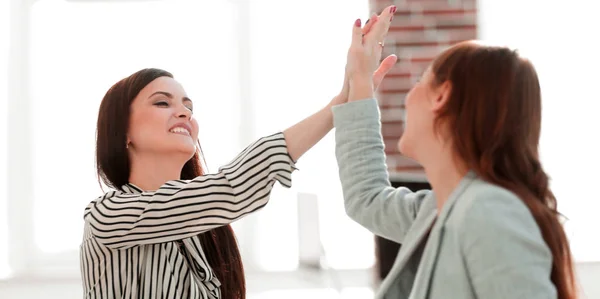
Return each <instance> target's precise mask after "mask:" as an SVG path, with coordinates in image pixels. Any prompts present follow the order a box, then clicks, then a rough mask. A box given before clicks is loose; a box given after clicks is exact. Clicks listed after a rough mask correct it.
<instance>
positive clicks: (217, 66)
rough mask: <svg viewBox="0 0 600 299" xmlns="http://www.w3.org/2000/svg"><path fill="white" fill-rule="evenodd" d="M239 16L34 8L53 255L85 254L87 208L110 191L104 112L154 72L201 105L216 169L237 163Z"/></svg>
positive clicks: (181, 9)
mask: <svg viewBox="0 0 600 299" xmlns="http://www.w3.org/2000/svg"><path fill="white" fill-rule="evenodd" d="M209 3H210V4H209ZM233 8H234V6H233V4H231V2H229V1H211V2H206V1H196V0H186V1H183V0H181V1H148V2H125V3H118V2H90V3H85V2H78V3H74V2H65V1H48V0H43V1H39V2H37V3H36V4H35V5H34V7H33V12H32V21H33V24H32V38H31V40H32V42H31V58H32V63H31V65H32V70H31V80H32V82H31V90H32V97H33V101H32V102H33V105H32V107H33V111H32V114H33V115H32V119H33V120H34V123H33V130H34V132H33V159H34V163H33V165H34V170H33V173H34V174H33V175H34V178H33V181H34V182H35V184H34V193H35V211H34V213H35V215H34V219H35V221H36V222H35V242H36V244H37V246H39V248H40V249H41V250H42V251H43V252H46V253H56V252H61V251H65V250H76V249H78V246H79V245H80V241H81V237H82V225H83V220H82V215H83V209H84V208H85V206H86V205H87V204H88V203H89V202H90V201H91V200H93V199H94V198H95V197H97V196H99V195H101V192H102V191H101V190H100V188H99V186H98V182H97V178H96V173H95V168H94V146H95V126H96V120H97V112H98V107H99V104H100V101H101V100H102V97H103V96H104V94H105V92H106V91H107V90H108V89H109V88H110V86H111V85H112V84H114V83H116V82H117V81H118V80H120V79H121V78H124V77H126V76H128V75H130V74H131V73H133V72H135V71H137V70H139V69H141V68H146V67H158V68H163V69H165V70H168V71H170V72H172V73H173V74H174V75H175V78H176V79H177V80H179V81H180V82H181V83H182V84H183V86H184V88H185V89H186V91H187V93H188V94H189V95H190V97H191V98H192V99H193V100H194V102H195V106H196V109H195V111H197V112H196V117H197V118H198V121H199V123H200V131H201V132H200V138H201V141H202V146H203V149H204V151H205V155H206V158H207V162H208V164H209V166H211V170H215V169H216V165H219V164H223V163H225V162H227V161H229V160H230V159H231V158H232V157H233V154H235V152H236V151H237V150H238V149H239V145H238V144H237V140H238V138H237V135H236V132H237V129H238V126H239V125H238V117H237V115H238V114H239V112H238V111H237V110H236V105H235V102H236V101H237V97H238V94H237V90H236V86H237V80H238V78H237V61H236V59H235V57H236V54H237V53H236V52H235V51H236V48H237V45H236V41H235V36H236V35H235V27H234V25H235V22H234V19H235V16H236V11H235V10H234V9H233ZM222 12H227V13H222ZM216 27H218V30H217V28H216ZM224 137H225V138H224ZM58 189H60V190H61V191H60V192H56V193H50V192H49V191H50V190H58ZM48 194H54V195H53V196H48Z"/></svg>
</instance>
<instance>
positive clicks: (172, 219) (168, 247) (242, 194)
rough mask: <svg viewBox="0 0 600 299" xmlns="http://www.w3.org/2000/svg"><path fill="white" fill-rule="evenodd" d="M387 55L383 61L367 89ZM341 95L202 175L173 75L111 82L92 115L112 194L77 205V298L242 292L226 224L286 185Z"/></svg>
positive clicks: (185, 101) (194, 127)
mask: <svg viewBox="0 0 600 299" xmlns="http://www.w3.org/2000/svg"><path fill="white" fill-rule="evenodd" d="M375 18H376V17H374V18H372V20H374V19H375ZM377 23H378V22H372V23H371V24H370V26H365V28H364V31H365V33H367V32H368V31H369V29H370V27H373V28H375V26H377ZM381 23H383V22H381ZM373 24H375V25H373ZM394 62H395V60H385V61H384V62H383V63H382V65H381V67H380V68H379V69H378V71H377V72H376V73H375V75H374V76H373V83H374V85H375V86H376V85H378V84H379V82H381V79H383V76H384V75H385V73H387V71H388V70H389V69H390V68H391V67H392V66H393V63H394ZM346 79H348V78H346ZM347 82H348V80H345V84H344V86H345V88H347V85H348V84H347ZM340 94H341V95H342V94H345V91H344V89H343V90H342V92H340ZM344 101H346V98H345V97H342V96H336V97H335V98H334V99H333V100H332V101H331V102H330V103H329V104H328V105H327V106H326V107H324V108H323V109H321V110H319V111H318V112H316V113H315V114H313V115H311V116H309V117H308V118H306V119H304V120H302V121H301V122H299V123H297V124H296V125H294V126H292V127H290V128H288V129H287V130H285V131H283V132H279V133H275V134H273V135H270V136H266V137H263V138H260V139H259V140H257V141H255V142H254V143H252V144H251V145H249V146H248V147H247V148H246V149H244V150H243V151H242V152H241V153H240V154H239V155H238V156H237V157H235V158H234V159H233V160H232V161H231V162H230V163H229V164H227V165H225V166H223V167H221V168H220V169H219V171H218V172H217V173H215V174H206V173H204V169H203V168H202V164H201V163H200V158H201V154H202V151H201V149H200V144H199V142H198V123H197V121H196V120H195V119H194V118H193V110H194V108H193V104H192V100H191V99H190V98H189V97H188V96H187V94H186V93H185V91H184V89H183V87H182V86H181V85H180V84H179V83H178V82H177V81H175V80H174V79H173V76H172V75H171V74H170V73H168V72H166V71H164V70H159V69H143V70H140V71H138V72H136V73H134V74H132V75H131V76H129V77H127V78H125V79H123V80H121V81H119V82H117V83H116V84H115V85H114V86H112V87H111V88H110V89H109V90H108V92H107V93H106V95H105V97H104V99H103V100H102V103H101V105H100V111H99V115H98V123H97V142H96V164H97V171H98V175H99V177H100V178H101V179H102V181H103V182H104V183H105V184H106V185H108V186H110V187H111V188H113V189H114V191H110V192H108V193H106V194H104V195H103V196H100V197H98V198H97V199H95V200H94V201H92V202H91V203H90V204H89V205H88V206H87V208H86V209H85V213H84V220H85V227H84V238H83V242H82V245H81V274H82V279H83V288H84V298H226V299H230V298H231V299H233V298H235V299H237V298H245V280H244V273H243V267H242V263H241V259H240V253H239V251H238V247H237V243H236V240H235V237H234V233H233V231H232V229H231V227H230V226H229V224H230V223H231V222H233V221H235V220H237V219H240V218H241V217H243V216H245V215H247V214H249V213H252V212H254V211H256V210H258V209H260V208H262V207H263V206H264V205H266V204H267V201H268V200H269V194H270V192H271V189H272V187H273V185H274V184H275V181H278V182H279V183H280V184H282V185H283V186H285V187H290V186H291V174H292V171H293V170H294V169H295V167H294V163H295V161H297V160H298V158H300V156H302V154H304V153H305V152H306V151H307V150H308V149H310V148H311V147H312V146H313V145H315V144H316V143H317V142H318V141H319V140H320V139H321V138H323V137H324V136H325V134H327V132H329V131H330V130H331V129H332V127H333V120H332V112H331V107H332V106H333V105H336V104H340V103H343V102H344Z"/></svg>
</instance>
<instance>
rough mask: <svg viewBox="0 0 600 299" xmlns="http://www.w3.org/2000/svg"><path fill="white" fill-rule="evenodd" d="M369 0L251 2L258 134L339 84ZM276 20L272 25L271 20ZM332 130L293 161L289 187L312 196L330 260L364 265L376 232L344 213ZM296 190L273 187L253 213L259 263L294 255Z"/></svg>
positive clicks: (316, 105) (301, 114) (322, 100)
mask: <svg viewBox="0 0 600 299" xmlns="http://www.w3.org/2000/svg"><path fill="white" fill-rule="evenodd" d="M368 13H369V7H368V1H347V0H328V1H319V0H310V1H300V2H298V1H293V2H287V1H276V0H270V1H256V2H252V7H251V25H250V28H251V32H252V35H251V41H252V58H251V64H252V66H253V67H252V76H251V78H252V89H253V93H252V101H253V103H254V105H253V108H254V110H253V115H254V118H255V127H256V136H259V135H262V134H266V133H268V132H270V131H272V130H274V129H276V128H280V129H284V128H286V127H287V126H289V125H292V124H293V123H294V122H296V121H300V120H301V119H303V118H305V117H307V116H308V115H310V114H311V113H313V112H316V111H317V110H318V109H320V108H322V107H324V106H325V105H326V104H327V103H328V102H329V101H330V100H331V98H332V97H333V96H335V95H336V94H337V93H338V92H339V91H340V89H341V86H342V81H343V75H344V66H345V62H346V53H347V50H348V46H349V44H350V38H351V30H352V24H353V22H354V20H355V19H356V18H358V17H361V18H362V19H363V21H364V20H366V18H367V17H368ZM274 24H276V26H274ZM333 137H334V136H333V132H332V133H331V134H329V135H328V136H327V137H325V139H324V140H323V141H322V142H321V143H320V144H318V145H317V146H315V148H313V149H312V150H311V151H309V152H308V153H307V154H306V155H305V156H304V157H302V158H301V160H300V161H299V163H298V164H299V165H298V167H299V168H300V171H298V172H296V173H295V174H294V182H293V185H294V190H295V191H297V192H305V193H311V194H315V195H316V196H317V197H318V207H319V223H320V234H321V236H320V237H321V240H322V243H323V248H324V251H325V253H326V255H327V256H326V257H327V262H328V266H330V267H333V268H338V269H341V268H354V269H357V268H368V267H371V266H372V265H373V263H374V249H373V248H374V238H373V235H372V234H370V233H369V232H368V231H367V230H366V229H364V228H362V227H360V226H359V225H358V224H356V223H354V222H353V221H352V220H350V219H349V218H348V216H346V214H345V211H344V204H343V198H342V192H341V186H340V182H339V178H338V173H337V164H336V160H335V155H334V148H335V143H334V138H333ZM295 194H296V193H295V192H294V193H292V192H286V191H285V190H281V189H277V190H275V192H274V195H273V197H272V200H271V203H270V204H269V205H268V206H267V207H266V208H265V210H264V211H263V212H262V213H261V214H260V215H259V216H258V217H257V220H258V225H259V229H258V232H259V235H258V236H257V238H258V240H259V241H258V243H259V244H264V245H263V246H261V250H260V252H259V254H258V259H259V261H260V264H261V265H263V266H264V267H265V268H267V269H270V270H286V269H287V270H289V269H293V268H294V267H295V266H296V265H297V260H298V241H297V240H298V239H297V234H296V232H297V230H298V224H297V222H298V219H297V218H296V214H295V213H296V211H297V204H298V203H297V201H296V197H295V196H296V195H295Z"/></svg>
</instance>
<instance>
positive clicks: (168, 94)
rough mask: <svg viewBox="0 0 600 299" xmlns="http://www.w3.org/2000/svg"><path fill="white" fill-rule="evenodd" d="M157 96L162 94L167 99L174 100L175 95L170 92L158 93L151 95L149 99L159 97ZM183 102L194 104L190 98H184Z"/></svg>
mask: <svg viewBox="0 0 600 299" xmlns="http://www.w3.org/2000/svg"><path fill="white" fill-rule="evenodd" d="M157 94H162V95H164V96H166V97H167V98H169V99H172V98H173V95H172V94H171V93H169V92H166V91H157V92H155V93H153V94H151V95H150V96H149V97H148V98H151V97H153V96H155V95H157ZM182 100H183V101H184V102H190V103H193V102H192V100H191V99H190V98H188V97H183V99H182Z"/></svg>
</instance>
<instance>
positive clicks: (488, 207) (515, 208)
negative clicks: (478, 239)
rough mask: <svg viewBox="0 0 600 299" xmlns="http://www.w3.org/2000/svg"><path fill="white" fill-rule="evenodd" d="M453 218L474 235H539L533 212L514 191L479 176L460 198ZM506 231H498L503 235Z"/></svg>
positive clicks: (464, 229) (463, 229)
mask: <svg viewBox="0 0 600 299" xmlns="http://www.w3.org/2000/svg"><path fill="white" fill-rule="evenodd" d="M453 210H454V211H453V213H452V214H453V216H454V217H453V218H455V219H456V220H457V221H458V222H459V224H460V225H459V227H460V229H461V230H462V231H463V232H464V231H466V232H469V233H470V234H474V235H477V234H494V233H495V232H501V231H502V232H506V231H521V232H522V233H531V234H539V228H538V226H537V223H536V222H535V219H534V218H533V215H532V214H531V211H530V210H529V208H528V207H527V206H526V205H525V203H524V202H523V200H522V199H521V198H520V197H519V196H517V195H516V194H515V193H513V192H512V191H510V190H508V189H506V188H503V187H501V186H497V185H494V184H491V183H488V182H485V181H483V180H481V179H475V180H474V181H473V182H472V183H471V184H470V186H469V187H468V188H467V189H466V190H465V192H464V193H463V194H462V196H461V197H460V198H459V199H458V200H457V202H456V204H455V207H454V209H453ZM501 235H502V234H498V236H499V237H500V236H501Z"/></svg>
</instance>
